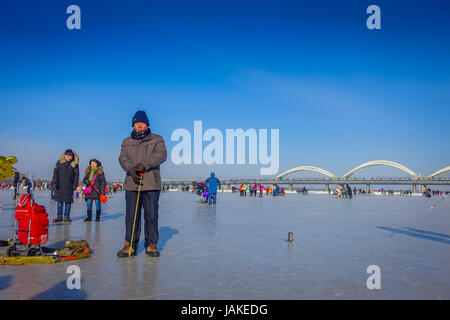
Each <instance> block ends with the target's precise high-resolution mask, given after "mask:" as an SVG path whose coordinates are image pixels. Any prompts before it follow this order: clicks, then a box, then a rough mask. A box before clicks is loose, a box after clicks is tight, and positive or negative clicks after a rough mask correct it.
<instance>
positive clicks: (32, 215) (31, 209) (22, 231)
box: [16, 194, 48, 245]
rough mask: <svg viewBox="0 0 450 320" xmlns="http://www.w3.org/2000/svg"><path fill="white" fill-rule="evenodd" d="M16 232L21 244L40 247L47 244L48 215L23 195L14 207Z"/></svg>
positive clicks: (41, 207) (28, 197)
mask: <svg viewBox="0 0 450 320" xmlns="http://www.w3.org/2000/svg"><path fill="white" fill-rule="evenodd" d="M16 223H17V224H16V231H17V236H18V237H19V240H20V242H22V243H23V244H33V245H42V244H45V243H47V242H48V214H47V212H46V211H45V207H43V206H40V205H38V204H36V202H34V201H33V199H32V198H31V196H30V195H29V194H24V195H22V197H21V198H20V201H19V203H18V205H17V206H16Z"/></svg>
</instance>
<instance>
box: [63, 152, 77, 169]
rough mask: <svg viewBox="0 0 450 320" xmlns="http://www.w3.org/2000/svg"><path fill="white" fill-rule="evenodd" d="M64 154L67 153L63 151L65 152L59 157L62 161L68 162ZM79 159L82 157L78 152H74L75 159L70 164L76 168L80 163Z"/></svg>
mask: <svg viewBox="0 0 450 320" xmlns="http://www.w3.org/2000/svg"><path fill="white" fill-rule="evenodd" d="M64 155H65V152H63V154H62V155H61V157H60V158H59V162H60V163H66V159H64ZM79 161H80V158H78V153H76V152H74V153H73V160H72V161H71V162H70V165H71V166H72V168H75V167H76V166H77V165H78V162H79Z"/></svg>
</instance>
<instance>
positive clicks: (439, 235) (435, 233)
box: [405, 228, 450, 239]
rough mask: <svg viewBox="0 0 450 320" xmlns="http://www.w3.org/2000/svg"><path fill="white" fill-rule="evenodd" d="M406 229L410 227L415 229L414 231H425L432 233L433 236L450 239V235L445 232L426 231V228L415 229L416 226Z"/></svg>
mask: <svg viewBox="0 0 450 320" xmlns="http://www.w3.org/2000/svg"><path fill="white" fill-rule="evenodd" d="M405 229H408V230H410V231H414V232H420V233H425V234H428V235H431V236H436V237H441V238H448V239H450V235H448V234H444V233H437V232H432V231H425V230H420V229H414V228H405Z"/></svg>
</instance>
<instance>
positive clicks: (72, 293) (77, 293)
mask: <svg viewBox="0 0 450 320" xmlns="http://www.w3.org/2000/svg"><path fill="white" fill-rule="evenodd" d="M86 299H87V293H86V291H85V290H83V280H81V289H79V290H78V289H73V290H69V289H68V288H67V280H64V281H61V282H59V283H58V284H56V285H55V286H53V287H51V288H50V289H48V290H46V291H44V292H41V293H38V294H37V295H35V296H34V297H31V298H30V300H86Z"/></svg>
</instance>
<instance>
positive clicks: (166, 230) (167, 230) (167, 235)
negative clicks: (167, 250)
mask: <svg viewBox="0 0 450 320" xmlns="http://www.w3.org/2000/svg"><path fill="white" fill-rule="evenodd" d="M178 233H179V232H178V230H175V229H172V228H171V227H162V228H160V229H159V242H158V250H159V251H163V250H164V246H165V245H166V243H167V242H168V241H169V240H170V239H172V237H173V236H174V235H176V234H178Z"/></svg>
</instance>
